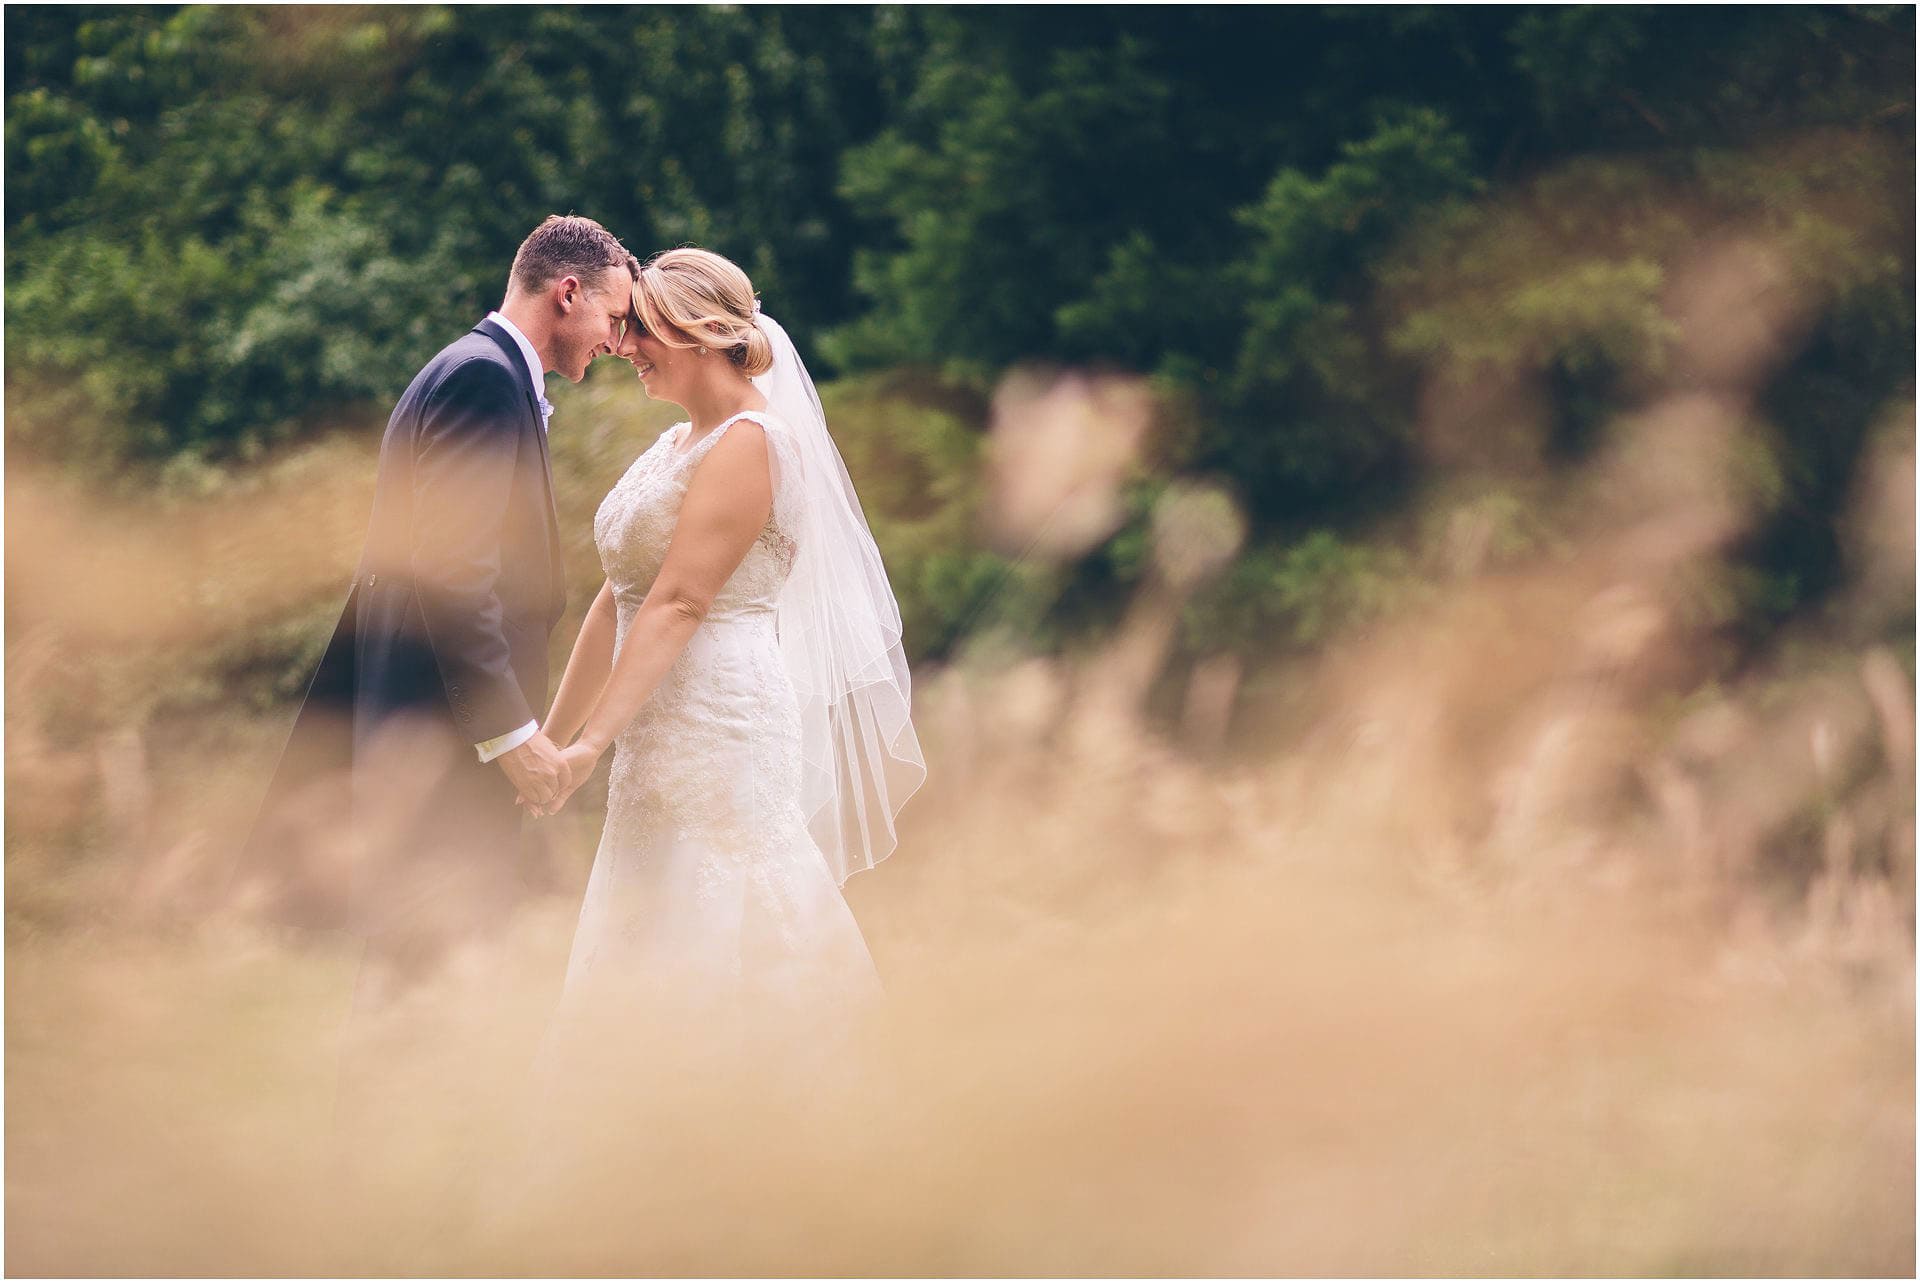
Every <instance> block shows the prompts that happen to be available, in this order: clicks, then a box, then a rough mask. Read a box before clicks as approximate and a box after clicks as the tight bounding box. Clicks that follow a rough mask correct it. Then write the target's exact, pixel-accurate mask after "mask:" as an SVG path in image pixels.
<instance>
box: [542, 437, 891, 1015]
mask: <svg viewBox="0 0 1920 1283" xmlns="http://www.w3.org/2000/svg"><path fill="white" fill-rule="evenodd" d="M744 418H751V419H752V420H754V421H755V422H757V423H759V424H760V425H761V426H762V428H763V429H764V431H765V434H766V439H767V444H768V450H769V453H770V456H771V457H770V460H769V462H770V463H771V464H772V465H773V474H774V477H775V494H774V503H773V511H772V515H771V517H770V518H769V520H768V522H767V525H766V528H765V529H764V530H763V531H762V532H761V534H760V537H759V539H758V540H756V541H755V543H754V544H753V546H752V547H751V548H750V549H749V550H748V552H747V554H746V557H745V559H744V560H742V561H741V563H740V565H739V567H738V568H737V569H735V571H734V572H733V575H732V576H731V577H730V578H729V579H728V580H727V582H726V584H725V586H724V587H723V588H722V589H721V591H720V593H719V595H718V596H717V597H716V598H715V599H714V601H713V605H712V608H711V609H710V610H709V612H708V613H707V616H706V618H705V619H704V620H703V621H702V622H701V624H700V626H699V628H698V629H697V630H696V631H695V632H694V635H693V639H692V640H691V641H690V642H689V643H688V644H687V647H686V649H685V650H684V651H683V652H682V653H681V654H680V656H679V658H678V659H676V660H675V661H674V664H673V666H672V668H671V669H670V670H669V671H668V673H667V674H666V676H665V677H664V678H663V679H662V681H661V683H660V685H659V687H658V688H657V689H656V690H655V691H654V693H653V694H652V696H651V697H650V698H649V699H648V701H647V703H646V704H645V705H644V706H643V707H642V708H641V710H640V712H639V714H638V715H637V716H636V717H635V718H634V720H633V721H632V723H631V724H629V725H628V727H627V728H626V730H624V731H623V732H622V733H621V734H620V735H619V736H618V737H617V738H616V739H615V741H614V756H613V765H612V776H611V783H610V785H609V789H608V795H607V818H606V827H605V829H604V831H603V833H602V835H601V839H600V846H599V850H598V852H597V854H596V855H595V857H594V863H593V872H592V874H591V876H590V879H589V881H588V885H587V893H586V899H585V902H584V904H583V906H582V908H581V911H580V922H579V928H578V931H577V932H576V934H575V937H574V942H573V952H572V956H571V958H570V959H569V962H568V967H567V978H566V988H565V991H564V993H563V996H562V1011H561V1018H562V1021H563V1022H571V1023H573V1024H574V1025H575V1026H576V1028H577V1027H578V1026H580V1024H581V1023H582V1022H586V1023H588V1024H590V1025H595V1026H599V1027H601V1028H606V1027H607V1022H612V1024H613V1025H616V1026H621V1025H624V1024H625V1023H626V1022H627V1021H629V1020H630V1019H632V1018H635V1017H637V1016H639V1015H640V1014H641V1013H642V1012H645V1013H659V1012H662V1011H665V1012H670V1013H672V1014H674V1015H678V1016H680V1017H683V1018H684V1019H685V1022H686V1023H685V1024H684V1025H683V1026H682V1033H684V1030H685V1029H686V1028H692V1029H696V1030H698V1031H699V1037H700V1038H702V1039H703V1040H707V1039H711V1040H713V1041H714V1042H716V1043H717V1042H719V1041H721V1040H724V1039H727V1038H729V1037H731V1038H733V1039H735V1040H736V1044H735V1045H737V1042H738V1040H739V1039H742V1038H746V1039H753V1038H755V1037H756V1035H757V1034H758V1033H760V1032H763V1031H761V1030H759V1029H756V1028H755V1026H757V1025H760V1024H763V1023H764V1022H765V1020H766V1018H767V1017H768V1016H769V1015H770V1014H771V1015H775V1016H778V1017H780V1018H781V1019H783V1020H794V1021H797V1022H799V1024H798V1027H801V1028H804V1029H805V1031H806V1036H807V1039H808V1041H809V1042H811V1043H813V1044H815V1045H816V1046H818V1045H820V1044H822V1043H823V1042H825V1041H830V1040H831V1038H832V1036H833V1033H834V1031H835V1030H836V1029H842V1030H843V1029H846V1028H848V1027H850V1021H851V1020H853V1019H857V1018H858V1017H859V1015H861V1014H863V1013H868V1012H870V1011H871V1010H872V1009H873V1005H874V1003H875V1000H877V999H878V997H879V995H880V986H879V981H878V977H877V976H876V974H875V971H874V967H873V962H872V959H871V957H870V956H869V955H868V952H867V948H866V944H865V942H864V940H863V939H862V938H861V934H860V929H859V927H858V925H857V924H856V923H855V921H854V918H853V914H852V913H851V911H850V910H849V909H848V907H847V904H846V901H845V900H844V899H843V897H842V896H841V893H840V887H839V881H838V879H837V878H836V877H835V876H834V873H833V871H832V869H831V868H830V867H829V864H828V861H827V859H826V857H825V856H824V855H823V853H822V851H821V849H820V847H819V846H818V845H817V844H816V843H815V841H814V839H813V838H812V837H811V836H810V834H809V832H808V827H807V822H806V817H805V816H804V815H803V813H802V804H801V797H800V793H801V772H802V763H801V744H800V740H801V719H800V710H799V705H798V703H797V701H796V697H795V692H794V689H793V686H792V683H791V681H790V680H789V677H788V674H787V671H786V668H785V666H784V664H783V662H782V658H781V653H780V649H779V644H778V638H777V636H776V632H775V609H774V607H775V602H776V599H777V597H778V595H779V592H780V588H781V586H782V584H783V583H784V582H785V581H786V578H787V576H788V574H789V572H790V571H791V570H792V568H793V564H794V558H795V554H796V550H797V545H796V542H795V537H794V535H793V534H792V533H791V532H793V531H796V530H799V529H803V528H804V526H803V525H802V523H801V522H799V521H798V520H797V518H798V516H799V515H800V514H799V513H798V512H797V510H796V505H798V504H800V503H802V502H804V493H803V491H802V489H801V488H800V487H799V486H797V485H794V484H790V483H787V482H783V481H782V480H781V479H782V478H787V479H791V478H795V477H797V476H798V475H799V471H798V467H797V464H796V462H795V456H794V453H793V452H794V448H795V447H794V441H793V439H792V436H791V431H792V430H791V429H790V428H789V427H788V425H787V424H785V423H784V422H783V421H782V420H780V419H779V418H777V417H776V416H774V415H772V414H770V413H768V412H765V411H756V412H752V413H750V414H744V415H736V416H735V417H734V418H732V419H729V420H727V421H726V422H724V423H722V424H720V425H719V426H718V427H716V428H714V429H713V430H712V431H711V432H709V433H707V434H706V435H705V436H704V437H702V438H700V439H699V440H697V441H694V442H693V443H692V444H691V445H689V444H688V440H689V437H690V436H691V428H690V427H689V425H687V424H685V423H681V424H677V425H675V426H674V427H672V428H670V429H668V430H667V431H666V432H664V433H662V434H661V436H660V438H659V439H658V440H657V441H655V442H654V444H653V446H652V447H651V448H650V449H648V450H647V452H646V453H645V454H643V455H641V456H640V458H639V459H637V460H636V461H635V462H634V464H633V466H632V467H631V468H629V469H628V470H627V472H626V475H624V476H623V477H621V479H620V480H619V482H618V483H617V484H616V485H615V486H614V487H613V490H612V491H611V492H610V493H609V494H608V495H607V497H606V499H605V501H603V502H602V503H601V505H600V509H599V512H598V513H597V514H596V516H595V518H594V541H595V543H596V544H597V546H598V548H599V551H600V560H601V563H602V565H603V567H604V569H605V571H606V575H607V579H608V582H609V583H610V585H611V587H612V590H613V595H614V601H615V603H616V604H617V606H618V620H619V622H618V628H617V631H616V634H615V638H616V641H615V647H616V654H617V653H618V647H619V646H620V645H622V644H624V642H625V639H626V637H627V633H628V629H629V628H630V626H631V625H632V622H633V617H634V612H635V610H636V609H637V608H638V607H639V605H640V603H641V601H642V600H644V598H645V597H646V594H647V590H648V588H649V586H650V585H651V584H652V582H653V580H654V577H655V575H657V574H658V573H659V570H660V566H661V563H662V561H663V560H664V559H665V557H666V552H667V544H668V541H669V540H670V539H671V538H672V536H673V530H674V525H675V522H676V520H677V519H678V516H679V512H680V504H681V500H682V499H683V498H684V497H685V495H686V491H687V484H688V481H689V480H690V479H691V477H692V474H693V472H694V470H695V469H696V468H697V467H698V466H699V464H700V460H701V459H702V458H704V457H705V455H706V453H707V451H709V450H711V449H712V448H713V446H714V443H715V442H717V441H718V440H719V439H720V438H721V436H722V435H723V434H725V433H726V432H727V431H728V430H729V429H730V428H732V427H733V426H734V425H735V424H736V423H738V422H739V421H740V420H741V419H744Z"/></svg>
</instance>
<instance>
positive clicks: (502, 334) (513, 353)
mask: <svg viewBox="0 0 1920 1283" xmlns="http://www.w3.org/2000/svg"><path fill="white" fill-rule="evenodd" d="M473 329H474V333H476V334H484V335H486V336H487V337H488V338H490V339H492V340H493V341H494V343H495V344H496V345H497V346H498V347H499V348H500V350H501V351H502V352H504V353H505V354H506V357H507V362H508V364H509V365H510V366H511V367H512V368H513V369H514V371H515V372H517V373H518V374H519V376H520V390H521V392H522V393H523V394H524V396H525V400H526V403H527V413H528V415H530V416H531V417H532V419H533V439H534V441H535V442H536V443H537V444H538V446H539V449H540V472H541V475H542V476H544V477H545V478H546V483H547V547H548V549H549V550H550V551H551V555H552V559H553V585H554V587H553V595H554V599H555V601H556V603H557V604H556V605H555V606H554V609H553V613H554V616H555V618H556V619H557V618H558V617H559V615H560V613H561V612H562V611H563V610H565V609H566V594H567V572H566V560H565V558H564V557H563V556H562V555H561V551H560V510H559V506H558V504H557V501H556V500H555V498H554V492H553V455H552V453H551V452H550V451H549V450H548V448H547V426H546V422H545V420H543V419H542V418H541V417H540V393H539V390H538V389H537V388H535V387H534V386H533V383H532V382H531V376H532V373H533V372H532V371H531V370H529V369H528V368H527V362H526V359H525V358H524V357H523V356H522V355H521V354H520V345H519V344H518V343H516V342H514V341H513V335H511V334H509V333H507V332H506V331H505V330H503V329H501V328H500V327H499V326H498V325H496V324H495V323H494V322H492V321H486V320H483V321H481V322H480V324H478V325H476V326H474V327H473Z"/></svg>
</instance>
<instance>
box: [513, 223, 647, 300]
mask: <svg viewBox="0 0 1920 1283" xmlns="http://www.w3.org/2000/svg"><path fill="white" fill-rule="evenodd" d="M622 266H624V267H625V268H626V269H627V275H628V276H630V277H632V278H634V279H635V280H638V279H639V277H640V260H639V259H637V258H635V257H634V256H633V255H632V254H630V253H628V252H627V247H626V246H625V245H622V244H621V243H620V239H619V237H617V236H615V235H614V234H613V233H612V232H610V231H608V230H607V229H606V228H604V227H602V226H600V224H598V223H596V222H594V221H593V220H592V219H591V218H582V217H581V216H580V215H578V214H549V215H547V220H546V221H545V222H544V223H542V224H540V226H538V227H536V228H534V229H533V234H532V235H531V236H529V237H527V239H525V240H524V241H521V242H520V252H519V253H517V254H515V255H514V256H513V276H512V284H513V286H514V288H516V289H521V290H525V291H527V292H528V293H530V294H532V293H538V292H539V291H541V290H544V289H545V288H547V286H549V285H551V284H553V283H554V282H555V281H557V280H559V279H560V278H561V277H563V276H577V277H579V278H580V279H581V280H582V281H583V282H591V281H593V280H595V279H596V278H597V277H598V276H599V275H600V273H601V272H604V271H605V270H606V269H607V268H609V267H622Z"/></svg>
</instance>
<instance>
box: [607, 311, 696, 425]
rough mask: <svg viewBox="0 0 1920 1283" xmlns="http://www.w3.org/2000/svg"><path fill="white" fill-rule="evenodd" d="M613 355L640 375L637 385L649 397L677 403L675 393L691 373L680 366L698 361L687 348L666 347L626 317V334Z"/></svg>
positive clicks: (640, 325) (615, 347) (634, 319)
mask: <svg viewBox="0 0 1920 1283" xmlns="http://www.w3.org/2000/svg"><path fill="white" fill-rule="evenodd" d="M613 354H614V355H615V356H618V357H624V358H625V359H626V360H627V362H628V363H629V364H630V365H632V366H633V369H634V373H636V374H638V375H639V376H640V386H641V387H644V388H645V389H646V390H647V396H648V397H649V398H651V399H652V400H655V401H672V402H674V403H676V404H678V403H679V402H680V398H679V397H678V396H676V395H675V390H676V389H677V388H678V387H680V386H681V385H682V384H683V382H684V379H685V376H686V375H687V374H688V373H692V371H690V370H687V369H685V368H682V367H686V366H691V365H693V364H694V362H695V361H696V359H697V358H696V356H695V354H694V353H693V352H692V351H690V350H688V349H686V348H674V347H668V346H667V345H666V344H665V343H662V342H661V341H660V340H659V339H656V338H655V337H653V335H651V334H649V333H647V328H646V326H644V325H642V324H641V323H640V321H639V318H637V317H632V316H629V317H628V318H627V332H626V334H625V335H623V336H622V337H621V339H620V342H619V343H617V344H616V345H615V346H614V349H613Z"/></svg>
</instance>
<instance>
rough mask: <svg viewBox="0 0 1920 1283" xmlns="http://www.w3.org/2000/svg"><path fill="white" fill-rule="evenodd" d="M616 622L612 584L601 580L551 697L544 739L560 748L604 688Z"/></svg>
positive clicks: (579, 726) (609, 664)
mask: <svg viewBox="0 0 1920 1283" xmlns="http://www.w3.org/2000/svg"><path fill="white" fill-rule="evenodd" d="M616 622H617V621H616V619H615V607H614V603H613V585H612V584H611V583H602V584H601V585H600V594H599V596H597V597H595V598H594V599H593V605H592V606H590V607H588V608H587V617H586V618H585V619H583V620H581V621H580V636H579V637H578V638H577V639H575V641H574V643H573V654H571V655H569V656H568V657H567V671H566V673H565V674H564V675H563V676H562V677H561V678H560V692H559V694H557V695H555V696H554V697H553V708H552V710H551V711H549V712H548V713H547V724H546V727H545V730H546V732H547V738H548V739H550V740H552V741H553V742H554V743H555V744H557V745H559V746H560V747H562V748H564V747H566V745H567V743H568V742H569V741H571V740H572V739H573V737H574V736H575V735H577V734H579V733H580V728H581V727H582V726H584V725H585V724H586V721H587V714H588V713H590V712H592V711H593V704H594V701H595V700H597V699H599V698H600V692H601V691H603V690H605V689H606V685H607V675H608V673H609V672H611V671H612V669H613V635H614V631H615V624H616Z"/></svg>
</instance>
